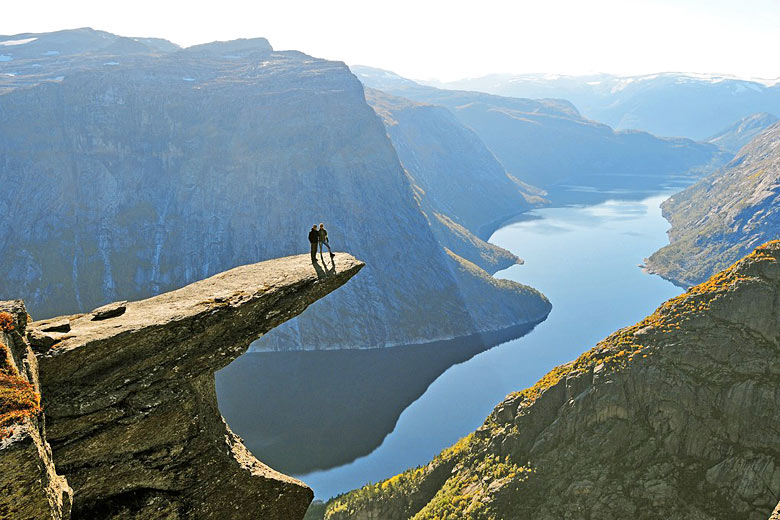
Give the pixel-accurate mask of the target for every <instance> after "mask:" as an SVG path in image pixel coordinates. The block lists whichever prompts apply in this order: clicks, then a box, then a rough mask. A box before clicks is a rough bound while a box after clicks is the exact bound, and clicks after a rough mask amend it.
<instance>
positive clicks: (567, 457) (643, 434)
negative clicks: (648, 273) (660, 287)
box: [325, 241, 780, 520]
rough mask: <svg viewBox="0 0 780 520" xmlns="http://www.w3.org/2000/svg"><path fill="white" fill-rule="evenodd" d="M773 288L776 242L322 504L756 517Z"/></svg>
mask: <svg viewBox="0 0 780 520" xmlns="http://www.w3.org/2000/svg"><path fill="white" fill-rule="evenodd" d="M779 300H780V241H775V242H770V243H768V244H766V245H764V246H762V247H759V248H758V249H756V251H755V252H753V253H752V254H750V255H749V256H747V257H746V258H744V259H743V260H741V261H740V262H738V263H736V264H735V265H734V266H732V267H731V268H729V269H727V270H725V271H723V272H721V273H719V274H717V275H715V276H713V277H712V278H710V279H709V280H708V281H707V282H706V283H703V284H701V285H698V286H696V287H693V288H691V289H690V290H688V291H687V292H686V293H684V294H682V295H681V296H678V297H676V298H673V299H671V300H669V301H668V302H666V303H665V304H663V305H662V306H661V307H659V308H658V310H656V311H655V313H653V314H652V315H651V316H649V317H647V318H645V319H644V320H643V321H641V322H640V323H638V324H636V325H633V326H630V327H627V328H625V329H621V330H619V331H617V332H616V333H614V334H612V335H611V336H609V337H608V338H606V339H605V340H604V341H602V342H601V343H599V344H598V345H597V346H596V347H595V348H593V349H592V350H590V351H588V352H586V353H584V354H583V355H581V356H580V357H579V358H578V359H577V360H575V361H572V362H571V363H568V364H566V365H562V366H559V367H557V368H555V369H553V370H552V371H551V372H550V373H548V374H547V375H545V376H544V377H543V378H542V379H541V380H540V381H539V382H538V383H537V384H536V385H534V386H533V387H531V388H528V389H526V390H523V391H522V392H517V393H515V394H511V395H509V396H508V397H507V398H506V399H505V400H504V401H503V402H502V403H500V404H499V405H498V406H497V407H496V408H495V410H494V411H493V413H492V414H491V415H490V416H489V417H488V419H487V420H486V421H485V423H484V425H483V426H482V427H480V428H479V429H478V430H477V431H476V432H475V433H473V434H472V435H470V436H468V437H466V438H464V439H463V440H461V441H460V442H458V443H457V444H456V445H454V446H453V447H451V448H449V449H447V450H445V451H444V452H442V453H441V454H440V455H439V456H437V457H436V458H435V459H434V460H433V461H432V462H431V463H430V464H428V465H426V466H423V467H420V468H416V469H413V470H409V471H407V472H405V473H403V474H401V475H397V476H395V477H393V478H391V479H388V480H386V481H384V482H380V483H378V484H370V485H367V486H365V487H363V488H361V489H359V490H356V491H352V492H350V493H348V494H346V495H343V496H341V497H337V498H335V499H333V500H332V501H331V502H330V503H329V504H328V507H327V511H326V513H325V517H326V518H328V519H331V520H333V519H341V518H359V519H380V518H381V519H383V520H384V519H388V520H390V519H407V518H415V519H431V518H445V517H446V518H480V519H482V518H484V519H488V518H501V519H509V518H534V519H541V520H547V519H549V520H552V519H560V518H572V519H574V518H648V519H649V518H665V519H680V520H682V519H686V520H689V519H694V520H696V519H701V520H704V519H723V520H726V519H734V518H742V519H750V520H754V519H755V520H766V519H767V518H769V516H770V514H771V513H772V511H773V509H774V508H775V506H776V504H777V497H778V494H779V493H780V430H778V428H777V425H778V424H780V408H778V406H777V402H778V395H780V310H779V309H778V306H777V302H778V301H779Z"/></svg>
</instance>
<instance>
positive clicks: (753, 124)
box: [707, 112, 778, 155]
mask: <svg viewBox="0 0 780 520" xmlns="http://www.w3.org/2000/svg"><path fill="white" fill-rule="evenodd" d="M777 121H778V118H777V116H774V115H772V114H767V113H766V112H759V113H758V114H753V115H751V116H748V117H743V118H742V119H740V120H739V121H737V122H736V123H734V124H733V125H731V126H729V127H728V128H724V129H723V130H722V131H720V132H718V133H717V134H715V135H713V136H712V137H710V138H709V139H708V140H707V142H710V143H712V144H714V145H717V146H720V147H721V148H723V149H724V150H726V151H728V152H731V153H733V154H735V155H736V154H737V152H739V150H740V149H741V148H742V147H743V146H745V145H746V144H748V143H749V142H750V141H752V140H753V138H755V137H756V136H757V135H758V134H760V133H761V132H763V131H764V130H766V129H767V128H768V127H770V126H772V125H773V124H775V123H776V122H777Z"/></svg>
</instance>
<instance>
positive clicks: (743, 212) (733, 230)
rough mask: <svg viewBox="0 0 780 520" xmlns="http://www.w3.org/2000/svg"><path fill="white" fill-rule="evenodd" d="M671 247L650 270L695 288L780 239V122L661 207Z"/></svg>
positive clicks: (656, 255) (654, 258) (660, 252)
mask: <svg viewBox="0 0 780 520" xmlns="http://www.w3.org/2000/svg"><path fill="white" fill-rule="evenodd" d="M661 207H662V209H663V214H664V217H666V219H667V220H669V222H670V223H671V224H672V228H671V229H670V230H669V232H668V233H669V242H670V244H669V245H668V246H666V247H664V248H662V249H660V250H658V251H657V252H655V253H654V254H653V255H652V256H651V257H650V258H649V259H648V261H647V262H646V263H647V266H648V268H649V269H650V271H652V272H654V273H657V274H660V275H661V276H663V277H665V278H668V279H670V280H672V281H674V282H675V283H677V284H680V285H686V286H687V285H693V284H696V283H699V282H701V281H703V280H705V279H706V278H707V277H708V276H710V275H711V274H713V273H714V272H716V271H718V270H720V269H723V268H724V267H726V266H727V265H729V264H730V263H732V262H734V261H736V260H737V259H739V258H741V257H742V256H744V255H745V254H747V253H748V252H750V251H751V250H752V249H753V248H755V247H756V246H757V245H759V244H762V243H764V242H766V241H767V240H773V239H776V238H778V237H780V123H775V124H774V125H772V126H770V127H769V128H767V129H766V130H765V131H764V132H763V133H761V134H759V135H758V137H756V138H755V139H753V140H752V141H751V142H750V143H749V144H748V145H746V146H745V147H744V148H742V150H741V151H740V153H739V155H737V157H735V158H734V160H733V161H731V163H729V164H728V165H727V166H726V167H724V168H723V169H722V170H720V171H718V172H716V173H714V174H713V175H711V176H709V177H707V178H705V179H703V180H701V181H699V182H698V183H696V184H694V185H693V186H691V187H689V188H688V189H686V190H684V191H682V192H680V193H677V194H675V195H674V196H672V197H671V198H669V199H668V200H667V201H666V202H664V203H663V205H662V206H661Z"/></svg>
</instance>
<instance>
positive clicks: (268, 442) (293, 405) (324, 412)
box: [216, 325, 534, 475]
mask: <svg viewBox="0 0 780 520" xmlns="http://www.w3.org/2000/svg"><path fill="white" fill-rule="evenodd" d="M533 327H534V325H526V326H518V327H513V328H510V329H506V330H503V331H500V332H492V333H484V334H477V335H474V336H468V337H465V338H458V339H454V340H448V341H437V342H433V343H427V344H424V345H407V346H401V347H393V348H384V349H370V350H326V351H298V352H248V353H246V354H245V355H243V356H241V357H240V358H238V359H237V360H235V361H234V362H233V363H232V364H230V365H229V366H228V367H226V368H225V369H223V370H221V371H220V372H218V373H217V375H216V381H217V396H218V399H219V408H220V410H221V412H222V415H223V416H224V417H225V420H226V421H227V423H228V424H229V425H230V428H231V429H232V430H233V431H234V432H235V433H237V434H238V435H240V436H241V437H242V438H243V439H244V444H245V445H246V446H247V448H249V450H250V451H251V452H252V453H253V454H254V455H255V456H256V457H257V458H258V459H260V460H262V461H263V462H264V463H266V464H268V465H270V466H271V467H273V468H274V469H276V470H279V471H282V472H283V473H287V474H296V475H298V474H304V473H309V472H311V471H315V470H319V469H328V468H333V467H336V466H341V465H342V464H347V463H349V462H352V461H353V460H355V459H356V458H358V457H361V456H363V455H367V454H369V453H371V452H372V451H373V450H374V449H376V448H377V447H378V446H379V445H380V444H381V443H382V441H383V440H384V438H385V437H386V436H387V435H388V434H389V433H390V432H392V431H393V428H395V424H396V422H397V421H398V418H399V417H400V415H401V412H403V411H404V410H405V409H406V407H408V406H409V405H410V404H411V403H413V402H414V401H415V400H417V399H418V398H419V397H420V396H421V395H422V394H423V393H424V392H425V391H426V389H427V388H428V386H429V385H430V384H431V383H432V382H433V381H434V380H436V378H438V377H439V376H440V375H441V374H442V373H443V372H444V371H445V370H447V369H448V368H449V367H451V366H452V365H455V364H457V363H462V362H464V361H466V360H468V359H470V358H471V357H473V356H474V355H476V354H479V353H480V352H483V351H485V350H487V349H489V348H492V347H494V346H496V345H499V344H501V343H504V342H506V341H510V340H513V339H516V338H519V337H521V336H524V335H525V334H527V333H528V332H530V331H531V330H532V329H533Z"/></svg>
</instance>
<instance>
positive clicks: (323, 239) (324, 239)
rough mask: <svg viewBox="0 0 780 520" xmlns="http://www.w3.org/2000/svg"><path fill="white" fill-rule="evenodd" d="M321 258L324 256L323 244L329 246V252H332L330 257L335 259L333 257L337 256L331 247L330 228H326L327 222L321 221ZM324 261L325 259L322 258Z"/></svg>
mask: <svg viewBox="0 0 780 520" xmlns="http://www.w3.org/2000/svg"><path fill="white" fill-rule="evenodd" d="M319 233H320V258H322V246H325V247H327V248H328V253H330V259H331V260H333V257H334V256H336V255H334V254H333V251H331V249H330V242H328V230H326V229H325V224H323V223H322V222H320V231H319ZM322 261H323V262H324V261H325V259H323V260H322Z"/></svg>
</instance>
